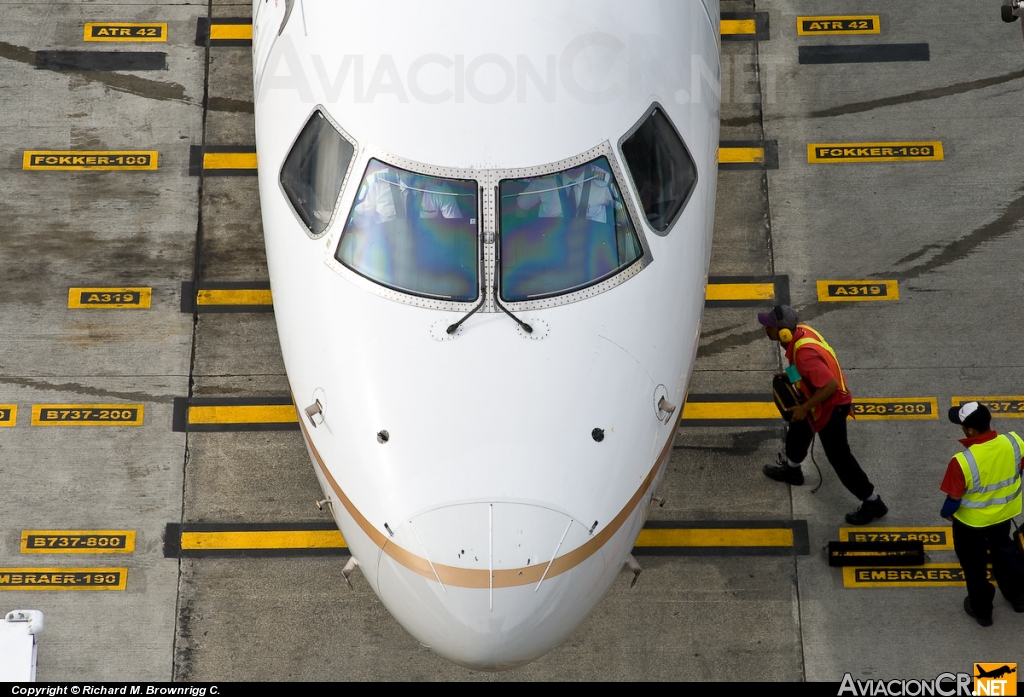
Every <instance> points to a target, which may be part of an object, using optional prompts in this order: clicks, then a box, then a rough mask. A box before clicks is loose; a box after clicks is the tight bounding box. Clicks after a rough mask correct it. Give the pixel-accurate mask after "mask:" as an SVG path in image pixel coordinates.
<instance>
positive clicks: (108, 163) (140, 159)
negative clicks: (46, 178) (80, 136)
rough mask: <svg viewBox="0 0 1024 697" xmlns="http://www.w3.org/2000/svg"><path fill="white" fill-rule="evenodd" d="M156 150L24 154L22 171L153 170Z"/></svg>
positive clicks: (156, 158) (71, 151)
mask: <svg viewBox="0 0 1024 697" xmlns="http://www.w3.org/2000/svg"><path fill="white" fill-rule="evenodd" d="M158 160H159V153H158V152H157V151H156V150H26V151H25V153H24V155H23V156H22V161H21V168H22V169H26V170H36V171H51V172H62V171H87V170H97V171H101V170H102V171H107V170H130V171H131V170H148V169H156V168H157V164H158V162H157V161H158Z"/></svg>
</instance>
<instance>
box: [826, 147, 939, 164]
mask: <svg viewBox="0 0 1024 697" xmlns="http://www.w3.org/2000/svg"><path fill="white" fill-rule="evenodd" d="M942 159H943V152H942V143H941V142H940V141H923V142H893V143H809V144H808V145H807V162H809V163H812V164H822V163H826V164H827V163H831V162H923V161H930V160H942Z"/></svg>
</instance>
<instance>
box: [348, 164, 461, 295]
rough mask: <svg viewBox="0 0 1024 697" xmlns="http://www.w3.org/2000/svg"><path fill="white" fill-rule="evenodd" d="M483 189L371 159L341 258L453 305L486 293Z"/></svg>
mask: <svg viewBox="0 0 1024 697" xmlns="http://www.w3.org/2000/svg"><path fill="white" fill-rule="evenodd" d="M477 191H478V186H477V182H475V181H472V180H464V179H444V178H441V177H433V176H429V175H425V174H418V173H415V172H409V171H406V170H404V169H399V168H398V167H394V166H392V165H389V164H386V163H384V162H381V161H379V160H376V159H371V160H370V163H369V165H368V166H367V168H366V173H365V174H364V175H363V180H362V182H361V183H360V184H359V191H358V192H357V193H356V199H355V204H354V205H353V206H352V212H351V214H350V215H349V218H348V222H346V223H345V230H344V231H343V232H342V234H341V242H340V243H339V245H338V252H337V255H336V257H335V258H336V259H337V260H338V261H339V262H341V263H342V264H344V265H345V266H346V267H348V268H349V269H351V270H352V271H355V272H356V273H358V274H360V275H362V276H365V277H366V278H369V279H370V280H372V281H375V282H377V283H379V284H381V285H382V286H386V287H388V288H392V289H394V290H397V291H401V292H403V293H410V294H412V295H419V296H424V297H428V298H438V299H442V300H449V301H454V302H472V301H474V300H476V299H477V297H478V296H479V280H478V276H479V262H478V258H479V253H478V246H477V245H478V223H477V219H478V215H477V206H478V197H477Z"/></svg>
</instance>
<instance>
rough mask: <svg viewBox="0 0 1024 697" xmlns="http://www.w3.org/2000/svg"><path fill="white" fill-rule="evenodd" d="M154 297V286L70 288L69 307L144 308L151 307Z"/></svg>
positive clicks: (75, 308) (74, 308) (79, 308)
mask: <svg viewBox="0 0 1024 697" xmlns="http://www.w3.org/2000/svg"><path fill="white" fill-rule="evenodd" d="M152 297H153V289H152V288H69V289H68V308H69V309H72V310H81V309H87V308H93V309H95V308H98V309H108V310H113V309H129V310H142V309H146V308H148V307H149V303H150V300H151V299H152Z"/></svg>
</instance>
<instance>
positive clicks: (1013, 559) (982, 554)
mask: <svg viewBox="0 0 1024 697" xmlns="http://www.w3.org/2000/svg"><path fill="white" fill-rule="evenodd" d="M953 549H954V550H955V551H956V558H957V559H959V560H960V566H961V568H963V570H964V580H965V581H967V596H968V597H969V598H970V599H971V609H972V610H974V614H975V615H977V616H978V617H980V618H982V619H989V618H991V617H992V598H994V597H995V595H996V589H995V588H993V587H992V584H991V583H989V582H988V573H987V571H988V570H987V569H986V566H987V564H988V562H992V576H994V577H995V579H996V583H998V584H999V591H1000V592H1001V593H1002V594H1003V597H1004V598H1006V599H1007V600H1009V601H1010V603H1019V602H1022V601H1024V562H1021V560H1020V557H1018V556H1017V550H1015V549H1014V547H1013V541H1012V540H1011V539H1010V521H1008V520H1004V521H1003V522H1002V523H996V524H995V525H989V526H988V527H984V528H972V527H971V526H970V525H964V524H963V523H961V522H960V521H959V520H957V519H956V518H953Z"/></svg>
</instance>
